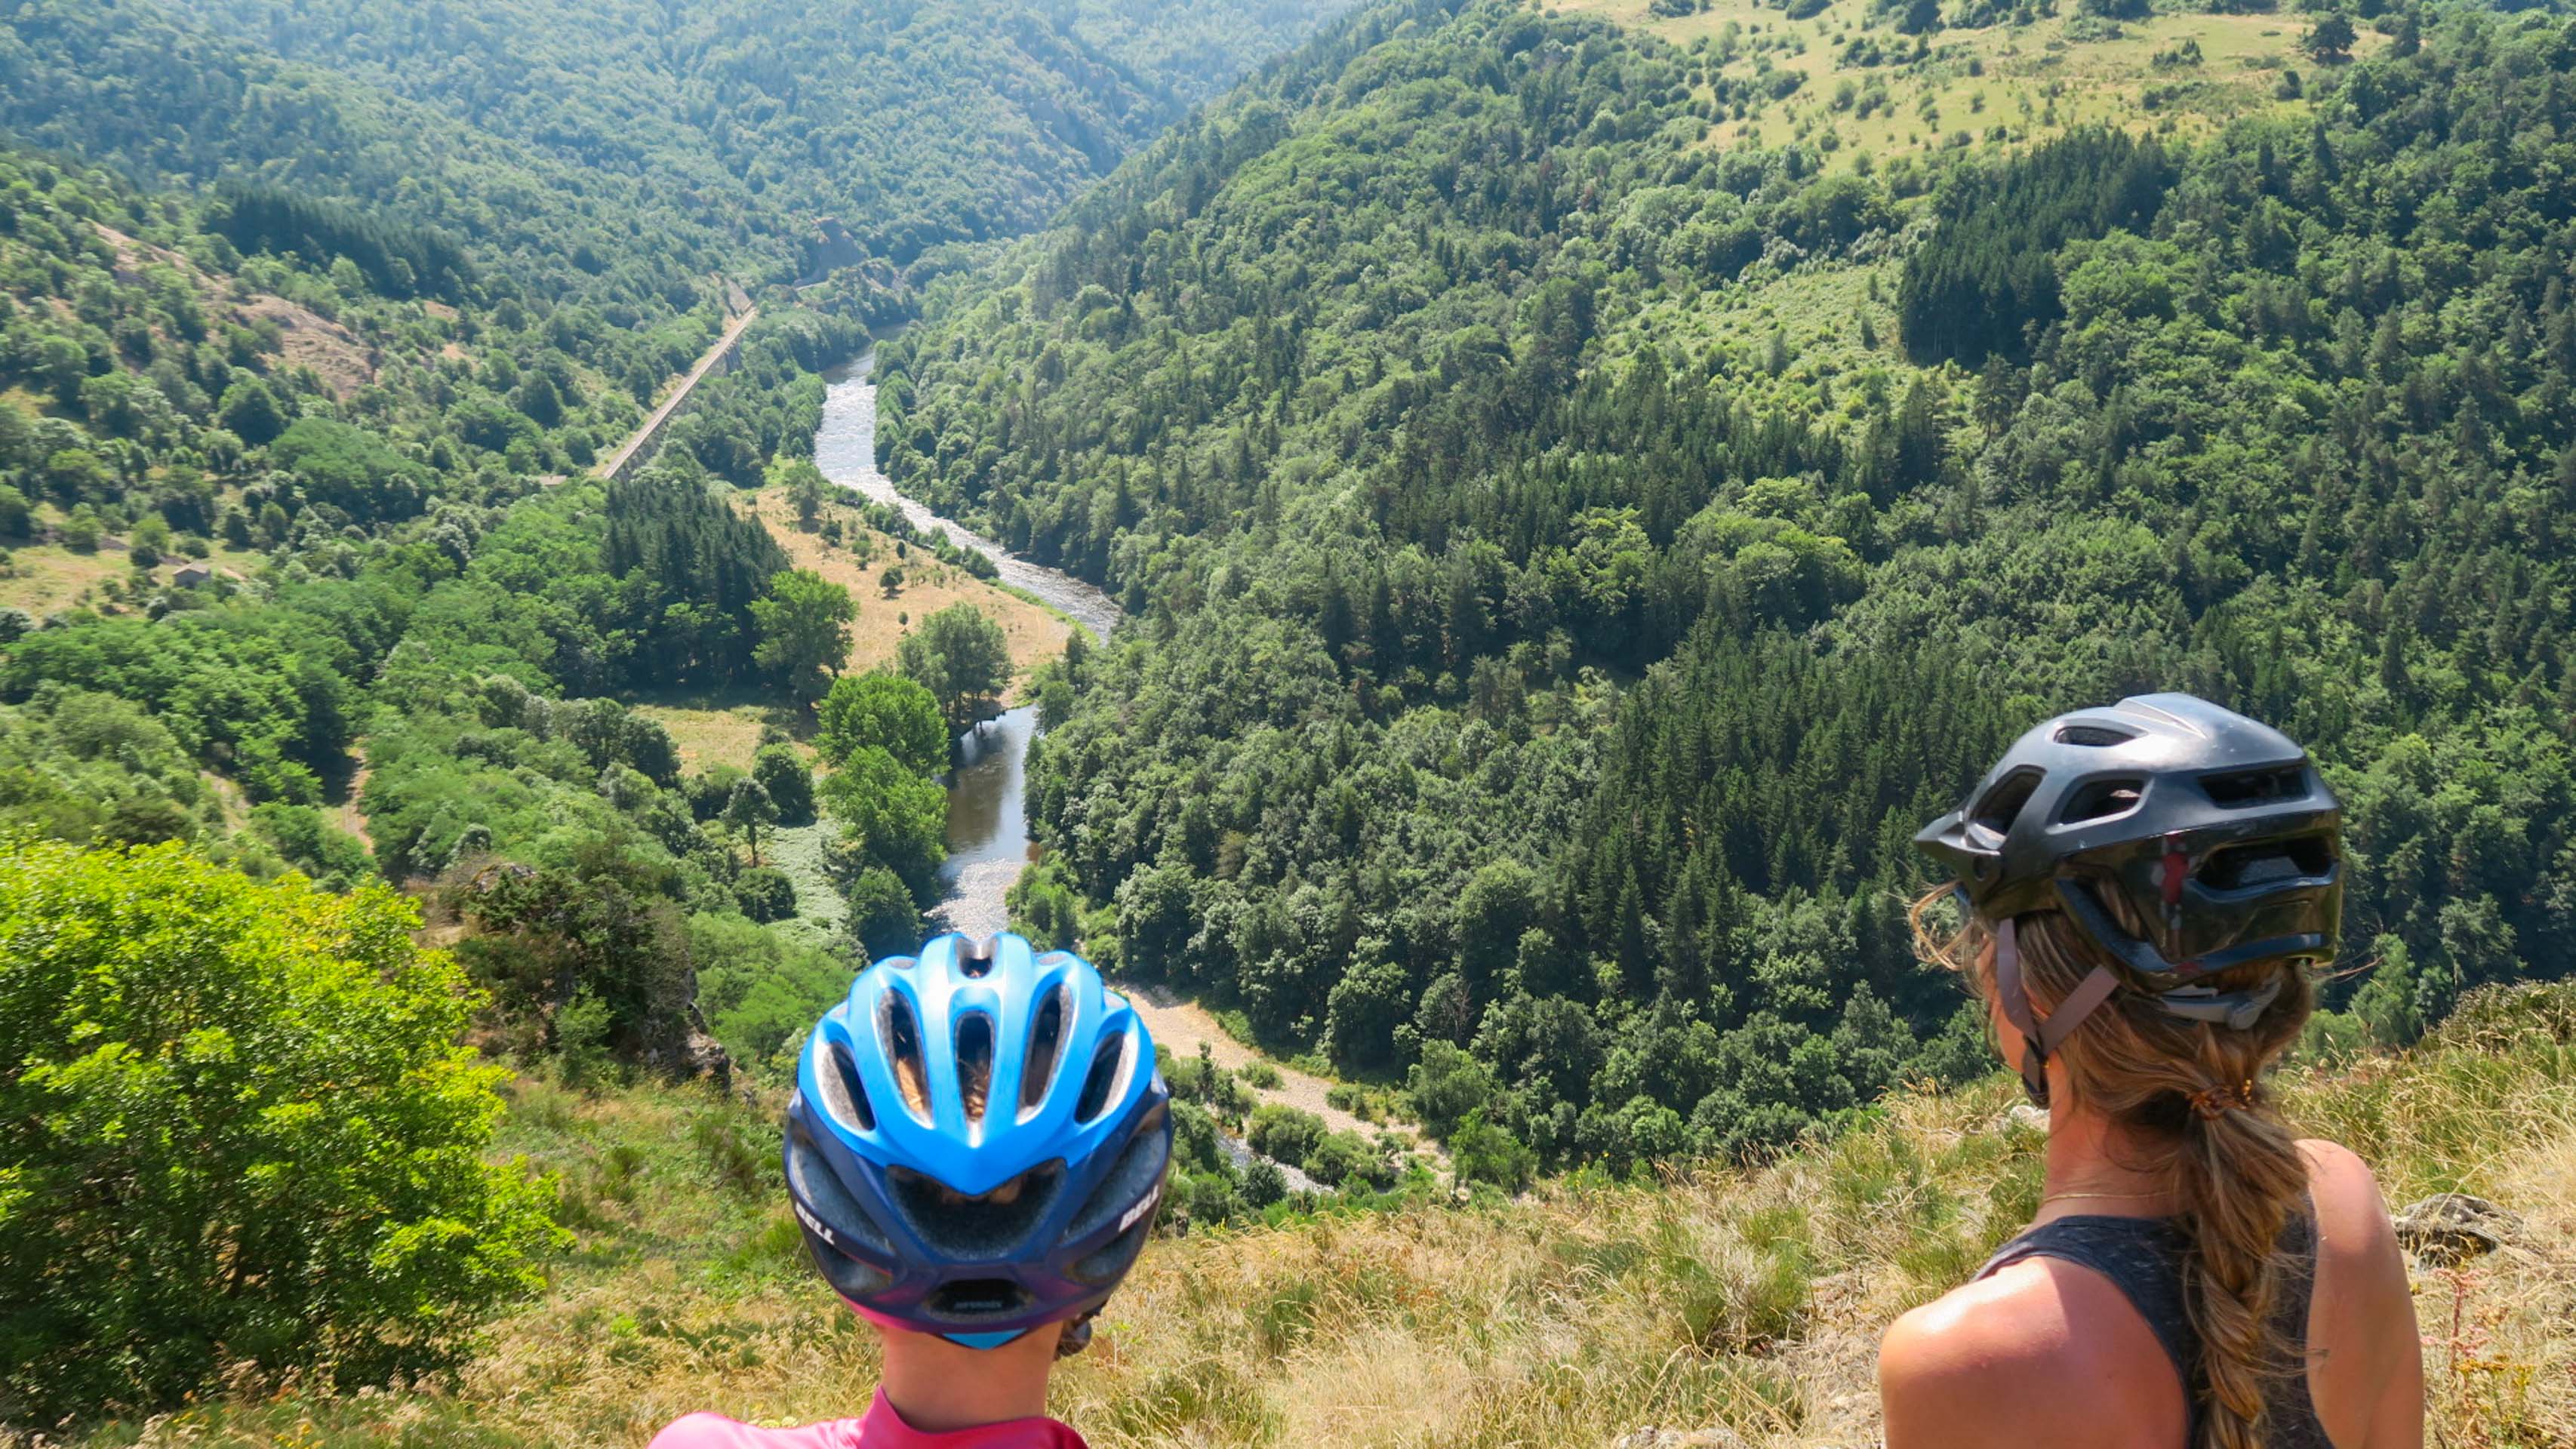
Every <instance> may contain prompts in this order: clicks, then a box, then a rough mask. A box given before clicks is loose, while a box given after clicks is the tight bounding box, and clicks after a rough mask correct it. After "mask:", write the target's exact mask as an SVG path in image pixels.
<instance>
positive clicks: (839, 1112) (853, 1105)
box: [814, 1041, 877, 1132]
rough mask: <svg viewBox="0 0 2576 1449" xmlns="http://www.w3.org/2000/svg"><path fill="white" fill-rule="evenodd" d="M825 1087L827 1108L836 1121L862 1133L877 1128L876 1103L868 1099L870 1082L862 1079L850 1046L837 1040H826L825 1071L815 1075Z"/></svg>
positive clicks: (818, 1084)
mask: <svg viewBox="0 0 2576 1449" xmlns="http://www.w3.org/2000/svg"><path fill="white" fill-rule="evenodd" d="M814 1082H815V1085H816V1086H817V1087H818V1088H820V1089H821V1093H822V1098H823V1110H824V1111H826V1112H829V1113H830V1114H832V1117H833V1118H834V1120H836V1121H839V1122H841V1123H842V1124H844V1125H846V1126H850V1127H855V1128H857V1129H858V1130H859V1131H861V1132H874V1131H875V1130H877V1111H876V1104H875V1103H874V1102H871V1101H869V1100H868V1084H867V1083H866V1082H864V1081H862V1080H860V1078H859V1065H858V1063H856V1062H854V1061H851V1060H850V1049H849V1048H848V1047H845V1046H843V1045H841V1044H840V1043H839V1042H837V1041H826V1042H825V1044H824V1047H823V1070H821V1071H819V1072H816V1073H815V1074H814Z"/></svg>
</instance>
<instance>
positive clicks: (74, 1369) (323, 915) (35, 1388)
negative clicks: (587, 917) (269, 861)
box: [0, 839, 556, 1423]
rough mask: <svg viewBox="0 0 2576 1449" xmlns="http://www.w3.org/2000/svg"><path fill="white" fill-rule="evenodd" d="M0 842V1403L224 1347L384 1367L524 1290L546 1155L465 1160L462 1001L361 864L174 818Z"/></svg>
mask: <svg viewBox="0 0 2576 1449" xmlns="http://www.w3.org/2000/svg"><path fill="white" fill-rule="evenodd" d="M5 855H6V858H7V863H6V864H5V865H0V1061H6V1062H7V1063H9V1070H8V1071H7V1072H6V1073H5V1074H0V1280H4V1281H6V1282H7V1283H8V1284H10V1285H11V1286H10V1288H9V1289H8V1291H7V1292H6V1293H5V1294H0V1422H16V1423H39V1422H41V1423H51V1422H54V1421H55V1420H57V1419H59V1418H61V1417H62V1416H64V1415H66V1414H77V1413H80V1412H84V1411H88V1410H93V1409H96V1408H99V1407H102V1406H109V1405H116V1406H132V1407H136V1408H147V1407H154V1406H158V1405H161V1404H166V1403H170V1402H173V1401H176V1400H177V1399H179V1398H180V1397H181V1396H182V1395H184V1394H187V1393H189V1392H191V1391H193V1390H195V1389H198V1388H199V1387H201V1386H203V1385H204V1384H205V1383H206V1382H207V1381H208V1379H209V1378H210V1377H211V1376H212V1375H213V1374H214V1373H215V1372H216V1371H217V1370H218V1369H219V1368H222V1367H224V1366H225V1365H226V1364H227V1363H246V1364H250V1365H255V1366H257V1367H259V1368H261V1369H266V1370H272V1371H273V1370H278V1369H284V1368H287V1367H290V1366H297V1365H318V1366H325V1367H328V1368H330V1369H333V1370H336V1371H337V1372H338V1373H339V1374H340V1375H341V1376H343V1377H374V1376H377V1375H381V1374H385V1373H389V1372H393V1371H396V1370H410V1369H417V1368H420V1367H425V1366H429V1365H432V1364H435V1363H437V1362H438V1361H440V1360H441V1359H442V1358H443V1357H445V1355H446V1353H447V1351H448V1350H449V1349H450V1348H451V1347H453V1346H454V1345H455V1344H457V1343H458V1342H459V1340H460V1338H461V1336H462V1335H463V1333H464V1332H465V1331H466V1330H467V1329H469V1328H470V1327H471V1326H472V1325H473V1323H474V1322H475V1320H476V1319H477V1318H479V1317H480V1316H481V1315H482V1313H483V1312H484V1311H485V1310H487V1309H489V1308H491V1307H493V1306H494V1305H496V1304H499V1303H501V1302H503V1301H505V1300H508V1299H511V1298H515V1297H518V1296H520V1295H522V1294H525V1293H528V1292H531V1291H533V1290H534V1289H535V1288H537V1287H538V1286H539V1282H540V1280H539V1278H538V1275H537V1273H536V1271H535V1269H534V1268H533V1267H531V1266H530V1263H529V1258H530V1255H531V1254H533V1253H535V1252H538V1251H540V1250H542V1249H544V1248H545V1247H547V1246H548V1245H549V1244H550V1243H551V1241H552V1240H553V1238H554V1236H555V1233H556V1229H555V1227H554V1224H553V1223H552V1221H551V1220H550V1219H549V1217H548V1215H547V1208H546V1204H547V1202H548V1200H549V1199H550V1197H551V1196H552V1190H551V1188H550V1187H549V1186H548V1185H547V1184H546V1183H544V1182H541V1181H535V1180H531V1179H530V1178H529V1177H528V1176H527V1175H526V1174H525V1173H524V1172H523V1171H521V1170H519V1169H518V1168H515V1167H506V1166H496V1165H494V1164H491V1163H489V1162H486V1161H485V1160H484V1156H483V1154H484V1151H485V1149H486V1148H487V1146H488V1145H489V1143H490V1140H491V1135H492V1128H493V1124H494V1122H495V1120H496V1119H497V1118H498V1117H499V1115H500V1112H501V1102H500V1099H499V1098H498V1097H497V1096H495V1095H494V1093H493V1090H492V1088H493V1085H494V1083H495V1082H496V1081H497V1080H498V1079H500V1078H501V1077H502V1076H503V1075H505V1074H504V1073H503V1072H501V1071H499V1070H498V1069H494V1068H487V1067H482V1066H478V1065H476V1063H475V1058H474V1054H473V1052H472V1051H470V1050H468V1049H466V1048H464V1047H460V1046H458V1045H457V1035H458V1033H459V1032H460V1031H462V1030H463V1028H464V1026H465V1024H466V1021H467V1019H468V1017H469V1016H470V1015H471V1013H472V1012H473V1011H474V1009H475V1008H476V1006H477V1005H478V1004H479V1002H478V1000H477V997H476V995H475V994H474V993H473V992H472V991H470V990H469V989H468V988H467V985H466V982H465V980H464V978H463V976H462V974H461V973H460V972H459V971H458V970H457V969H456V967H455V966H454V965H452V964H451V963H450V962H449V961H448V959H447V958H446V957H445V956H443V955H440V954H437V953H434V952H423V951H421V950H419V949H418V948H417V947H416V946H415V945H414V944H413V942H412V938H411V934H410V933H411V931H412V930H413V929H414V928H415V927H417V926H418V925H419V915H418V913H417V911H416V910H415V909H414V908H413V906H412V905H411V904H410V903H409V902H408V901H405V900H404V899H403V898H402V897H401V896H399V895H396V894H395V893H393V892H392V891H390V890H388V889H385V888H383V887H381V886H368V887H365V888H362V889H360V890H358V891H355V892H353V893H352V894H349V895H346V896H335V895H331V894H329V893H327V892H323V891H320V890H317V889H316V888H314V887H313V886H312V885H311V884H310V883H309V882H307V881H304V880H302V879H299V878H295V877H291V876H290V877H286V878H283V879H280V880H276V881H271V882H266V883H261V882H255V881H252V880H251V879H249V878H248V877H246V876H243V875H240V874H238V873H236V872H233V871H230V870H226V869H223V868H221V867H219V866H216V865H214V864H212V863H210V862H208V861H206V860H204V859H202V858H200V857H198V856H196V855H193V854H190V853H189V852H188V851H186V850H185V849H184V848H182V847H179V846H175V845H169V846H159V847H154V848H151V849H146V850H136V851H132V852H130V853H129V852H124V851H98V852H84V851H81V850H78V849H76V848H74V847H72V846H69V845H64V844H58V843H53V842H39V841H29V840H23V839H22V840H19V841H15V842H11V844H10V846H9V848H8V849H7V851H6V852H5Z"/></svg>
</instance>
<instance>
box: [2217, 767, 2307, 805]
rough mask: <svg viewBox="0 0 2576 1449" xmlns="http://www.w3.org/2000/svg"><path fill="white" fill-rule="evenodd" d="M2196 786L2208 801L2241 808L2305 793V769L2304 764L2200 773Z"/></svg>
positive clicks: (2298, 796)
mask: <svg viewBox="0 0 2576 1449" xmlns="http://www.w3.org/2000/svg"><path fill="white" fill-rule="evenodd" d="M2200 788H2201V789H2202V790H2204V791H2206V792H2208V794H2209V798H2210V802H2211V803H2212V804H2215V805H2218V806H2220V807H2222V808H2225V809H2229V810H2245V809H2250V808H2252V807H2254V806H2257V805H2269V804H2271V803H2273V802H2274V801H2276V800H2296V799H2299V798H2300V797H2302V796H2304V795H2306V794H2307V793H2308V772H2307V770H2306V768H2305V767H2304V766H2300V765H2289V766H2285V767H2280V768H2275V769H2269V770H2241V771H2237V772H2235V773H2233V774H2226V775H2203V776H2201V777H2200Z"/></svg>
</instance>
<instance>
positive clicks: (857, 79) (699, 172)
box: [0, 0, 1337, 325]
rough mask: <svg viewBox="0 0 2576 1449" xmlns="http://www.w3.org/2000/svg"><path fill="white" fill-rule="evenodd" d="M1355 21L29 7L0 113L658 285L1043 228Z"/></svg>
mask: <svg viewBox="0 0 2576 1449" xmlns="http://www.w3.org/2000/svg"><path fill="white" fill-rule="evenodd" d="M1336 8H1337V6H1336V4H1334V3H1333V0H1260V3H1257V4H1248V5H1243V6H1224V7H1214V8H1203V7H1195V6H1188V5H1176V4H1170V3H1164V0H1141V3H1136V0H1131V3H1112V0H1087V3H1081V4H1073V3H1060V4H1053V5H1031V6H1011V7H1004V8H1002V9H999V10H993V9H989V8H988V7H981V6H971V5H962V4H945V3H938V4H920V3H911V0H902V3H895V0H867V3H852V0H839V3H829V4H781V3H769V0H745V3H732V4H717V5H702V6H692V7H684V8H678V9H672V8H666V7H663V6H659V5H647V4H640V3H633V0H596V3H588V4H582V5H576V6H562V5H538V4H521V5H487V6H475V7H471V8H470V9H460V8H458V7H454V6H445V5H429V4H396V5H381V4H357V3H332V0H322V3H295V4H288V3H283V0H279V3H271V0H223V3H218V4H211V5H201V6H189V7H184V8H180V7H171V8H163V7H158V6H155V5H152V4H132V5H120V6H114V7H68V8H60V7H37V6H29V7H21V9H20V12H19V13H18V14H17V15H16V16H15V17H14V18H13V19H12V22H11V24H10V26H9V27H8V30H7V32H6V33H5V34H0V61H5V64H0V127H5V128H7V129H10V130H14V131H17V132H19V133H20V134H21V135H22V136H24V137H26V138H27V139H29V140H32V141H35V142H37V143H38V144H42V145H48V146H61V147H66V148H72V149H77V150H79V151H81V152H83V153H85V154H87V155H90V156H93V157H96V158H98V159H101V160H114V161H116V162H119V163H120V164H123V165H125V166H127V167H129V168H133V169H136V170H138V171H141V172H143V173H145V174H147V175H150V176H153V177H155V178H159V177H168V178H171V179H183V180H190V181H205V180H211V179H213V178H216V177H219V176H230V177H240V178H244V179H250V178H256V180H257V182H258V184H260V185H261V186H263V187H278V188H283V189H285V190H287V191H289V192H291V193H294V194H296V195H299V196H303V197H307V198H310V199H312V200H315V201H323V202H333V201H336V202H356V203H359V204H362V205H366V206H371V207H375V208H379V209H380V210H382V211H384V212H387V213H390V214H392V215H396V216H401V217H404V218H406V219H408V220H411V221H414V222H417V223H424V224H430V225H435V226H439V227H442V228H445V229H447V230H448V231H450V232H453V233H456V234H458V235H461V236H464V237H469V238H471V239H473V240H474V241H475V242H476V243H478V244H479V245H481V246H483V247H486V248H504V249H507V250H509V251H511V252H513V253H514V254H516V255H517V256H518V258H519V260H520V261H521V262H522V264H523V268H524V269H525V270H526V271H528V272H529V273H531V274H532V275H530V276H529V278H528V280H529V283H530V284H531V285H532V286H533V285H537V284H538V280H537V279H538V278H539V277H542V278H543V282H542V285H543V286H545V287H546V288H547V290H548V292H549V293H556V292H561V291H564V290H567V289H569V290H572V291H575V292H579V293H585V294H587V293H593V292H597V291H599V290H600V289H601V285H602V284H601V283H600V282H599V281H595V280H592V279H594V278H599V277H601V276H602V274H603V273H605V272H607V271H609V270H610V269H611V268H612V266H621V267H633V268H639V269H642V270H643V272H644V275H645V276H646V277H649V278H650V279H651V285H650V290H657V291H660V292H662V293H664V294H666V295H667V294H669V293H670V292H671V291H672V289H673V288H685V287H687V286H688V285H689V281H688V280H687V279H703V278H704V277H705V276H706V275H707V274H708V273H711V272H718V271H722V272H726V273H729V274H731V275H733V276H735V277H736V278H738V279H740V280H742V281H744V282H746V283H749V282H751V281H752V280H753V279H755V278H763V277H766V278H780V277H783V276H787V275H795V274H798V273H812V272H816V271H819V270H820V269H822V268H823V267H824V266H826V265H832V266H849V265H856V264H859V263H861V262H864V261H868V260H882V261H887V262H891V263H892V264H893V265H896V266H905V265H909V264H910V263H912V262H913V261H914V259H915V258H916V257H917V256H918V255H919V254H920V253H921V252H922V251H923V250H924V249H926V248H930V247H934V246H939V245H942V244H945V243H952V242H959V241H978V240H983V239H986V238H990V237H996V236H1008V235H1015V234H1017V233H1019V232H1022V231H1026V230H1028V229H1029V228H1031V227H1034V226H1036V225H1038V224H1040V223H1042V222H1044V221H1045V220H1046V219H1047V218H1048V217H1049V216H1050V215H1051V214H1052V213H1053V212H1054V211H1055V209H1056V208H1057V207H1059V206H1060V205H1062V204H1063V203H1064V202H1065V201H1066V200H1067V199H1069V198H1070V197H1071V196H1072V195H1073V194H1074V193H1075V191H1076V190H1077V189H1078V188H1080V187H1081V186H1082V185H1083V184H1085V183H1087V182H1088V181H1090V180H1091V179H1092V178H1094V177H1096V176H1098V175H1100V174H1101V173H1103V172H1105V171H1106V170H1107V169H1108V168H1109V167H1110V166H1111V165H1113V164H1114V163H1115V162H1116V161H1117V160H1118V158H1119V157H1121V156H1122V155H1124V154H1125V153H1126V152H1127V151H1128V150H1130V149H1131V148H1133V147H1135V146H1136V145H1138V144H1141V143H1142V142H1143V141H1145V140H1147V139H1149V138H1150V137H1152V136H1153V135H1155V134H1156V133H1157V132H1159V131H1160V130H1161V129H1162V128H1163V127H1164V126H1166V125H1168V124H1170V123H1171V122H1172V121H1173V120H1176V119H1178V118H1179V116H1180V115H1181V114H1182V113H1183V112H1184V111H1185V110H1186V109H1187V108H1188V106H1189V105H1190V104H1192V103H1194V102H1196V101H1198V100H1200V99H1202V98H1204V97H1206V96H1208V95H1210V94H1213V93H1214V92H1216V91H1218V90H1220V89H1222V88H1223V87H1224V86H1226V85H1227V84H1229V83H1230V82H1232V81H1233V80H1234V79H1235V77H1237V76H1238V75H1240V74H1242V73H1243V72H1244V71H1246V70H1249V69H1251V68H1252V67H1253V66H1254V65H1256V64H1258V63H1259V62H1261V61H1262V60H1264V59H1265V58H1267V57H1268V56H1270V55H1271V54H1273V53H1275V52H1276V51H1278V50H1280V49H1283V48H1285V47H1286V46H1288V45H1289V44H1292V43H1293V42H1294V41H1295V40H1296V39H1298V38H1299V37H1300V36H1301V35H1302V34H1303V33H1304V32H1305V31H1306V30H1307V29H1308V28H1310V27H1312V26H1313V25H1315V24H1317V23H1319V22H1320V21H1321V20H1322V19H1323V18H1325V17H1327V16H1329V15H1330V14H1331V13H1332V12H1333V11H1334V10H1335V9H1336ZM824 217H832V218H835V219H836V220H837V222H838V224H839V226H838V227H837V228H836V229H835V232H834V234H833V236H834V244H833V245H830V246H826V245H825V244H824V241H825V238H824V235H823V233H821V232H819V231H818V230H817V222H818V219H820V218H824ZM613 220H614V221H626V220H631V221H633V222H634V223H636V224H638V225H639V226H640V228H641V230H640V232H638V231H628V232H627V233H625V234H623V235H619V234H617V233H614V232H611V231H609V230H607V229H606V228H607V227H608V226H609V225H610V224H611V223H612V221H613ZM844 228H845V230H843V229H844ZM610 290H611V291H613V292H615V293H617V294H619V295H620V297H621V299H622V300H625V301H627V302H630V303H631V302H632V301H633V298H632V297H631V296H629V295H626V294H629V293H631V292H632V291H633V290H634V288H632V287H612V288H610ZM683 305H685V304H683ZM621 325H624V324H621Z"/></svg>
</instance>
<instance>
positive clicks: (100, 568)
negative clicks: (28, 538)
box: [0, 543, 168, 619]
mask: <svg viewBox="0 0 2576 1449" xmlns="http://www.w3.org/2000/svg"><path fill="white" fill-rule="evenodd" d="M132 572H133V565H132V563H131V562H130V561H128V560H127V558H126V556H125V550H123V549H121V548H101V549H97V550H94V551H92V552H90V553H75V552H74V551H72V550H71V549H68V548H65V547H63V546H62V545H61V544H58V543H36V544H28V545H25V546H24V547H20V548H13V549H10V550H9V562H8V564H7V565H6V566H5V568H0V608H6V609H24V610H26V611H27V612H28V613H30V614H32V615H34V616H36V617H37V618H39V619H41V618H43V617H44V616H45V615H47V614H55V613H60V612H62V611H64V610H66V609H70V608H72V607H74V606H75V605H80V604H86V603H95V602H98V601H99V599H100V595H99V593H98V589H99V586H100V585H102V584H104V583H106V582H107V581H108V580H110V579H121V578H124V577H126V576H127V575H128V574H130V573H132ZM162 576H163V577H165V578H166V577H167V576H168V575H167V573H166V572H163V573H162Z"/></svg>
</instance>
